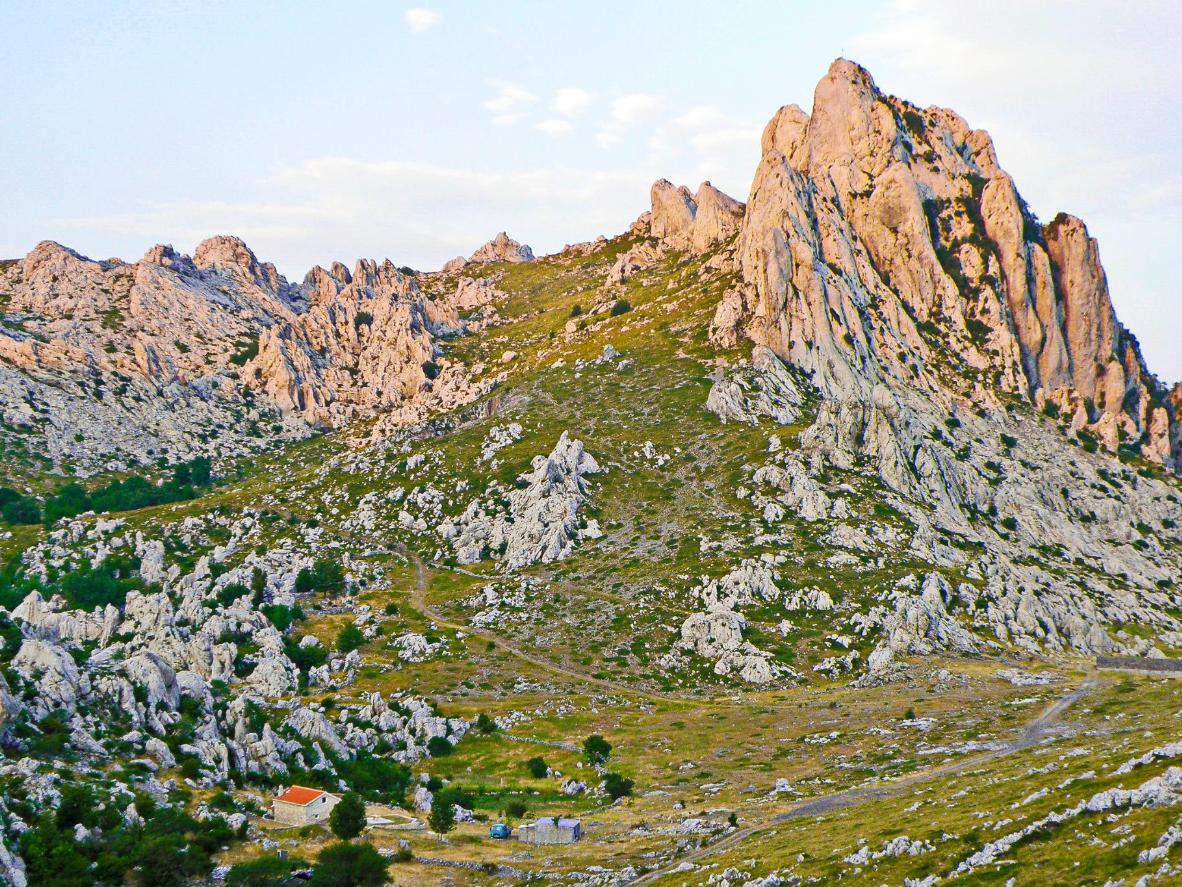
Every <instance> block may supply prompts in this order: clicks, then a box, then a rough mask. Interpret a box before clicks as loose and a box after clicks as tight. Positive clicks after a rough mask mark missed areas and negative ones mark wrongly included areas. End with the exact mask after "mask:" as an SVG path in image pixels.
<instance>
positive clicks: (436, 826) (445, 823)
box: [427, 790, 456, 835]
mask: <svg viewBox="0 0 1182 887" xmlns="http://www.w3.org/2000/svg"><path fill="white" fill-rule="evenodd" d="M427 824H428V825H429V826H431V831H433V832H435V834H437V835H446V834H447V833H448V832H450V831H451V830H452V829H453V828H455V827H456V808H455V802H454V801H453V800H452V794H451V792H449V791H442V790H441V791H437V792H436V793H435V797H433V798H432V799H431V812H430V814H428V816H427Z"/></svg>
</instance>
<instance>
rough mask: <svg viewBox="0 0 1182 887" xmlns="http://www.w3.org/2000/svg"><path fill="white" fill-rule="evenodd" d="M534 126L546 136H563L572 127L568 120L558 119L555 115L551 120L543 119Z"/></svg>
mask: <svg viewBox="0 0 1182 887" xmlns="http://www.w3.org/2000/svg"><path fill="white" fill-rule="evenodd" d="M536 126H537V128H538V129H540V130H541V131H542V132H544V133H545V134H546V135H548V136H564V135H566V134H567V133H568V132H570V131H571V130H572V129H574V127H573V126H571V123H570V121H569V120H559V119H558V118H557V117H556V118H554V119H552V120H543V121H542V122H541V123H538V124H536Z"/></svg>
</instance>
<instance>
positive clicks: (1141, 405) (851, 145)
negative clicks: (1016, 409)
mask: <svg viewBox="0 0 1182 887" xmlns="http://www.w3.org/2000/svg"><path fill="white" fill-rule="evenodd" d="M761 144H762V155H763V156H762V158H761V160H760V164H759V167H758V169H757V171H756V174H755V179H754V182H753V183H752V186H751V196H750V200H749V202H748V206H747V209H746V214H745V217H744V219H743V223H742V230H741V232H740V233H739V236H738V240H737V243H736V251H737V254H738V261H739V266H740V269H741V274H742V280H743V284H742V286H741V287H740V288H738V289H736V290H735V291H733V292H732V293H731V294H730V295H729V296H728V297H727V298H726V299H725V300H724V301H723V302H722V304H721V305H720V306H719V308H718V311H717V314H716V316H715V320H714V324H713V328H712V334H713V337H714V339H715V341H717V342H719V343H720V344H723V345H734V344H736V343H737V341H738V340H739V338H740V337H749V338H750V339H753V340H754V341H756V342H758V343H761V344H766V345H767V346H768V347H770V348H772V349H773V350H774V351H775V352H776V353H777V354H779V355H780V356H782V357H784V358H785V359H787V360H789V361H791V362H792V363H795V364H796V365H798V366H800V367H802V368H804V369H806V370H809V371H811V372H813V373H814V377H815V380H816V381H817V383H818V384H819V385H820V387H821V388H822V389H823V390H825V391H826V392H827V393H830V394H832V395H835V396H848V395H857V396H859V397H865V396H867V394H868V392H870V391H871V390H873V388H874V386H875V385H876V384H878V383H879V382H881V381H884V380H891V381H894V382H902V383H905V384H907V385H908V386H912V387H919V388H920V389H921V390H927V391H936V390H942V391H945V392H948V391H950V392H951V393H953V394H955V395H957V396H960V397H967V398H969V399H971V400H973V401H975V402H978V403H990V402H993V401H994V400H995V396H996V393H997V392H1010V393H1015V394H1019V395H1021V396H1024V397H1031V398H1032V399H1033V400H1034V401H1035V403H1036V404H1039V405H1041V404H1043V403H1044V402H1048V401H1049V402H1053V403H1054V404H1055V405H1056V406H1058V407H1059V409H1060V410H1062V411H1064V412H1066V413H1068V414H1069V415H1070V416H1071V417H1072V424H1073V426H1074V427H1075V428H1077V429H1078V428H1083V427H1087V428H1089V429H1090V430H1092V431H1093V432H1094V433H1095V434H1096V435H1097V436H1098V437H1099V438H1100V439H1101V440H1102V441H1103V442H1104V443H1105V444H1106V445H1107V446H1108V447H1109V448H1110V449H1115V448H1116V446H1117V445H1118V443H1119V441H1120V440H1121V439H1122V438H1123V439H1126V440H1129V441H1140V445H1141V451H1142V452H1143V453H1144V454H1145V455H1146V456H1148V457H1149V458H1151V459H1154V460H1156V461H1158V462H1161V463H1163V464H1166V465H1169V466H1171V467H1177V464H1178V459H1179V453H1180V451H1179V446H1178V436H1179V435H1178V431H1177V422H1176V420H1175V416H1176V409H1175V405H1176V403H1177V400H1178V396H1177V395H1175V396H1172V397H1166V394H1165V392H1164V391H1163V390H1162V389H1161V388H1160V386H1159V385H1158V383H1157V382H1156V380H1155V379H1154V378H1153V377H1152V376H1151V375H1150V374H1149V373H1148V371H1147V370H1146V368H1145V365H1144V362H1143V360H1142V358H1141V355H1140V351H1139V349H1138V347H1137V343H1136V340H1135V339H1134V338H1133V337H1132V336H1131V335H1130V334H1129V333H1128V332H1127V331H1126V330H1125V329H1124V328H1123V327H1122V326H1121V325H1120V323H1119V322H1118V321H1117V319H1116V316H1115V314H1114V312H1113V309H1112V303H1111V300H1110V298H1109V294H1108V287H1107V281H1106V279H1105V276H1104V271H1103V268H1102V267H1101V265H1100V259H1099V251H1098V248H1097V245H1096V242H1095V240H1093V239H1092V238H1090V237H1089V236H1088V233H1087V229H1086V227H1085V226H1084V224H1083V223H1082V222H1081V221H1080V220H1079V219H1076V218H1075V217H1073V216H1068V215H1065V214H1061V215H1059V216H1058V217H1056V218H1055V220H1054V221H1052V222H1051V223H1050V224H1048V225H1045V226H1044V225H1041V224H1040V223H1038V221H1037V220H1036V219H1035V218H1034V217H1033V215H1032V214H1031V213H1030V211H1029V210H1028V209H1027V208H1026V205H1025V203H1024V202H1023V201H1022V199H1021V197H1020V196H1019V194H1018V192H1017V190H1016V188H1015V187H1014V184H1013V181H1012V180H1011V179H1010V177H1009V176H1008V175H1007V174H1006V173H1005V171H1004V170H1002V169H1001V168H1000V167H999V166H998V164H997V158H996V156H995V154H994V150H993V144H992V142H991V140H990V138H989V136H988V134H987V133H985V132H983V131H981V130H974V129H971V128H970V127H969V125H968V124H967V123H965V121H964V120H963V119H961V118H960V117H959V116H958V115H957V114H955V113H954V112H952V111H948V110H945V109H942V108H927V109H920V108H917V107H915V106H913V105H911V104H909V103H907V102H905V101H903V100H901V99H897V98H894V97H892V96H885V95H883V94H882V93H881V92H880V91H879V90H878V88H877V87H876V86H875V84H874V81H873V79H872V78H871V76H870V74H869V73H868V72H866V71H865V70H864V69H862V68H861V67H859V66H858V65H856V64H854V63H853V62H849V61H846V60H844V59H839V60H837V61H836V62H834V63H833V65H832V66H831V67H830V69H829V71H828V73H827V74H826V75H825V77H824V78H823V79H822V80H821V82H820V83H819V84H818V85H817V89H816V92H815V95H814V102H813V110H812V114H811V115H809V114H806V113H805V112H804V111H802V110H801V109H800V108H798V107H796V106H795V105H789V106H786V107H784V108H781V109H780V110H779V111H778V112H777V113H776V114H775V116H774V117H773V118H772V120H771V121H770V122H769V123H768V125H767V128H766V129H765V131H764V134H763V139H762V143H761ZM659 185H661V183H658V186H659ZM671 188H672V186H669V188H662V200H661V203H660V205H661V207H662V213H661V214H660V215H661V216H662V222H661V223H660V225H659V224H658V215H659V214H658V201H657V199H656V192H657V186H654V202H653V207H654V211H653V233H654V236H658V237H660V236H666V237H667V236H668V234H664V235H662V234H661V233H658V231H662V232H665V231H668V230H670V229H672V230H677V231H680V230H682V228H683V227H684V224H683V222H684V217H685V213H684V212H682V211H681V210H680V209H679V208H678V206H679V204H678V200H677V199H675V198H677V197H678V195H675V194H673V193H671V191H670V189H671ZM679 196H680V198H681V203H683V204H685V205H687V206H689V205H690V203H689V197H688V192H681V193H680V194H679ZM679 223H680V225H679Z"/></svg>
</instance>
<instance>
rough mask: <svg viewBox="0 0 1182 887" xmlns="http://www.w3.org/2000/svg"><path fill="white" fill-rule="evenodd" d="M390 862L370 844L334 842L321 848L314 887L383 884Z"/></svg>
mask: <svg viewBox="0 0 1182 887" xmlns="http://www.w3.org/2000/svg"><path fill="white" fill-rule="evenodd" d="M388 865H389V863H387V862H386V860H385V859H383V858H382V854H380V853H378V851H377V850H376V849H375V848H374V847H373V846H372V845H370V844H364V843H362V844H333V845H332V846H331V847H325V848H324V849H323V850H321V851H320V856H319V857H318V858H317V860H316V867H315V868H314V869H313V870H312V880H311V881H309V882H308V883H309V884H310V885H311V887H381V885H383V884H385V883H386V868H387V866H388Z"/></svg>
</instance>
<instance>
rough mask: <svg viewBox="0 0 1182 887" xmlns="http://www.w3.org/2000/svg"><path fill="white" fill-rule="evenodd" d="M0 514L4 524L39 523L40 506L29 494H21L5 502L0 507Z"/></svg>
mask: <svg viewBox="0 0 1182 887" xmlns="http://www.w3.org/2000/svg"><path fill="white" fill-rule="evenodd" d="M0 516H2V517H3V518H4V522H5V523H6V524H39V523H41V506H39V505H38V504H37V500H36V499H34V498H32V497H31V496H21V497H19V498H17V499H13V500H12V501H10V502H6V503H5V504H4V506H3V508H0Z"/></svg>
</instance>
